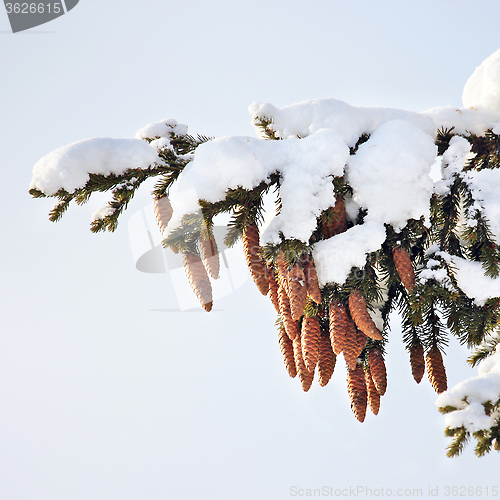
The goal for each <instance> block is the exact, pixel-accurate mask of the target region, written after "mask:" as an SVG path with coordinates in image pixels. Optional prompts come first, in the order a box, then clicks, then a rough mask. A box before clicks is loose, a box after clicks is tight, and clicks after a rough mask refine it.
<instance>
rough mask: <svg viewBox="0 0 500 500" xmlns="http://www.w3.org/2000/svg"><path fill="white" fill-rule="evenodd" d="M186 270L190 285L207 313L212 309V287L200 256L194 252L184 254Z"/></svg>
mask: <svg viewBox="0 0 500 500" xmlns="http://www.w3.org/2000/svg"><path fill="white" fill-rule="evenodd" d="M184 270H185V271H186V276H187V277H188V280H189V284H190V285H191V288H192V289H193V291H194V293H195V294H196V296H197V297H198V300H199V301H200V302H201V305H202V306H203V308H204V309H205V311H210V310H211V309H212V285H211V284H210V279H209V277H208V275H207V271H206V270H205V266H204V265H203V262H202V261H201V259H200V256H199V255H198V254H196V253H194V252H186V253H185V254H184Z"/></svg>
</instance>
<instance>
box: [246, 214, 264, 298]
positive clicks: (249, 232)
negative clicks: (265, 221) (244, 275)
mask: <svg viewBox="0 0 500 500" xmlns="http://www.w3.org/2000/svg"><path fill="white" fill-rule="evenodd" d="M242 240H243V249H244V251H245V258H246V261H247V265H248V268H249V269H250V274H251V275H252V278H253V280H254V282H255V284H256V285H257V288H258V289H259V291H260V293H262V295H267V292H268V291H269V277H268V276H267V266H266V264H265V263H264V261H263V260H262V258H261V256H260V253H259V251H260V245H259V229H258V227H257V224H255V222H252V223H250V224H249V225H248V226H247V227H246V228H245V230H244V231H243V234H242Z"/></svg>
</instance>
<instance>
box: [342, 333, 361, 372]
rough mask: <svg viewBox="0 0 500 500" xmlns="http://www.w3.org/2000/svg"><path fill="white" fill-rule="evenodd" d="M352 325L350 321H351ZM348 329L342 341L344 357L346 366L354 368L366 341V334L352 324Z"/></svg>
mask: <svg viewBox="0 0 500 500" xmlns="http://www.w3.org/2000/svg"><path fill="white" fill-rule="evenodd" d="M351 325H352V323H351ZM352 326H353V327H352V329H349V330H348V333H347V335H346V338H345V343H344V359H345V362H346V364H347V366H348V367H349V368H350V369H351V370H354V368H355V366H356V363H357V362H358V357H359V355H360V354H361V352H362V351H363V347H364V346H365V342H366V335H365V334H364V333H363V332H362V331H360V330H358V329H357V328H356V327H354V325H352Z"/></svg>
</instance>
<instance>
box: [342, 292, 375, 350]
mask: <svg viewBox="0 0 500 500" xmlns="http://www.w3.org/2000/svg"><path fill="white" fill-rule="evenodd" d="M349 312H350V313H351V317H352V319H353V320H354V323H355V324H356V326H357V327H358V328H359V329H360V330H361V331H362V332H363V333H364V334H365V335H367V336H368V337H370V338H372V339H373V340H382V334H381V333H380V332H379V330H378V328H377V326H376V325H375V323H374V321H373V320H372V318H371V316H370V313H369V312H368V309H367V308H366V302H365V298H364V297H363V296H362V295H361V293H360V292H359V290H354V291H352V292H351V295H349Z"/></svg>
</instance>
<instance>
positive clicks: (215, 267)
mask: <svg viewBox="0 0 500 500" xmlns="http://www.w3.org/2000/svg"><path fill="white" fill-rule="evenodd" d="M200 250H201V256H202V258H203V264H204V265H205V269H206V270H207V271H208V274H209V275H210V277H212V278H213V279H214V280H216V279H218V278H219V270H220V262H219V250H218V249H217V243H216V241H215V238H214V237H213V235H210V237H209V238H204V237H203V236H200Z"/></svg>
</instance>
